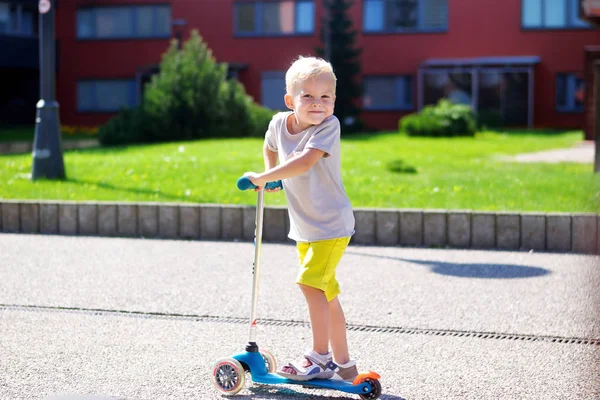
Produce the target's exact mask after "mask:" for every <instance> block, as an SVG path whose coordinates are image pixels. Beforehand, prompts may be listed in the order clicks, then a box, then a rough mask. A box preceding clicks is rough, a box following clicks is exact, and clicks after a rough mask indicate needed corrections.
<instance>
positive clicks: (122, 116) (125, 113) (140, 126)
mask: <svg viewBox="0 0 600 400" xmlns="http://www.w3.org/2000/svg"><path fill="white" fill-rule="evenodd" d="M148 127H149V124H148V121H147V120H146V117H145V115H144V112H143V110H142V109H141V108H139V107H138V108H132V109H122V110H121V111H119V113H118V114H117V115H116V116H115V117H113V118H111V119H110V121H108V122H107V123H106V124H105V125H103V126H101V127H100V128H99V129H98V141H99V142H100V143H101V144H102V145H103V146H120V145H124V144H128V143H140V142H145V141H147V133H148Z"/></svg>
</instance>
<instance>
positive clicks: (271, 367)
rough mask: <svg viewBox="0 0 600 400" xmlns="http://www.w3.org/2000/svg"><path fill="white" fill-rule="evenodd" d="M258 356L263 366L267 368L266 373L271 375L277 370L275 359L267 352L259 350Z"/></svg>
mask: <svg viewBox="0 0 600 400" xmlns="http://www.w3.org/2000/svg"><path fill="white" fill-rule="evenodd" d="M259 353H260V355H261V356H262V358H263V359H264V360H265V365H266V367H267V372H270V373H273V372H275V371H276V370H277V361H275V357H273V354H271V352H270V351H268V350H263V349H260V350H259Z"/></svg>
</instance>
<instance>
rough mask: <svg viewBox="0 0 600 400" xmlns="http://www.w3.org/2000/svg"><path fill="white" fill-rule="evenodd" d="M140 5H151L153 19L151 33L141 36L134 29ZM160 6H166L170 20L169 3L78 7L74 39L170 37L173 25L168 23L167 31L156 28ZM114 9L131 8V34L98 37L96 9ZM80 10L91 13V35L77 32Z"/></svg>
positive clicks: (159, 38)
mask: <svg viewBox="0 0 600 400" xmlns="http://www.w3.org/2000/svg"><path fill="white" fill-rule="evenodd" d="M142 7H152V9H153V13H152V14H153V15H152V19H153V23H152V27H153V34H151V35H143V36H138V35H136V31H137V26H138V16H137V9H138V8H142ZM161 7H166V8H168V10H169V13H170V14H171V22H172V19H173V14H172V12H173V8H172V6H171V4H169V3H155V4H115V5H99V6H85V7H78V8H77V10H76V11H75V38H76V40H81V41H88V40H93V41H103V40H151V39H158V40H164V39H170V38H171V37H172V36H173V27H172V24H171V23H169V31H168V33H160V32H158V30H157V27H158V24H157V21H158V10H159V9H160V8H161ZM109 8H110V9H116V8H123V9H130V10H131V17H130V18H131V21H130V22H131V27H132V32H133V33H132V34H131V35H115V36H110V37H98V32H97V27H96V11H97V10H99V9H109ZM80 12H89V13H91V16H92V31H93V34H92V36H91V37H82V36H80V33H79V18H80V14H79V13H80Z"/></svg>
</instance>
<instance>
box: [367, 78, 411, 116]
mask: <svg viewBox="0 0 600 400" xmlns="http://www.w3.org/2000/svg"><path fill="white" fill-rule="evenodd" d="M363 108H364V109H365V110H412V109H413V108H414V107H413V78H412V76H410V75H405V76H366V77H365V78H364V92H363Z"/></svg>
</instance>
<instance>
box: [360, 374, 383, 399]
mask: <svg viewBox="0 0 600 400" xmlns="http://www.w3.org/2000/svg"><path fill="white" fill-rule="evenodd" d="M362 382H369V383H370V384H371V386H373V390H371V391H370V392H369V393H367V394H359V396H360V398H361V399H363V400H375V399H378V398H379V396H381V383H379V381H378V380H377V379H371V378H366V379H363V380H362V381H361V383H362Z"/></svg>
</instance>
